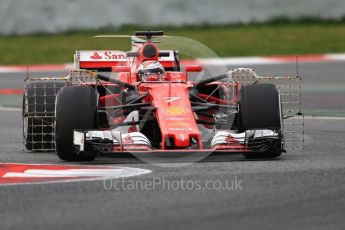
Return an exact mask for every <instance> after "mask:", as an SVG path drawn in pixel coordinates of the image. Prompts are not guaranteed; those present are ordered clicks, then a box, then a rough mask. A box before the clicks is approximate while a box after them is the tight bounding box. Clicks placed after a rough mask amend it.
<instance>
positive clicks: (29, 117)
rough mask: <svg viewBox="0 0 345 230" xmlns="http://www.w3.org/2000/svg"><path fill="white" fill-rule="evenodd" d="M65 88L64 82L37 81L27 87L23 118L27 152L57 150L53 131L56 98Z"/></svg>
mask: <svg viewBox="0 0 345 230" xmlns="http://www.w3.org/2000/svg"><path fill="white" fill-rule="evenodd" d="M63 86H64V83H63V82H49V81H35V82H30V83H28V84H27V85H26V92H25V94H24V95H23V106H22V116H23V137H24V146H25V148H26V149H27V150H29V151H49V150H50V151H52V150H54V149H55V144H54V130H53V128H54V111H55V98H56V94H57V92H58V91H59V90H60V89H61V88H62V87H63ZM38 117H39V118H38Z"/></svg>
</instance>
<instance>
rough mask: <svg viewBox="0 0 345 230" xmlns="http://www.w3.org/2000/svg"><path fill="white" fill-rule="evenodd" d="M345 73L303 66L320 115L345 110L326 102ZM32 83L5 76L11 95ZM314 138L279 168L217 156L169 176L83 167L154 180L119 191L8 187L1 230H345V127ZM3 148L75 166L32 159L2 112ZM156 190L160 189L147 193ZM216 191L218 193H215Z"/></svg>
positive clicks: (320, 122) (19, 157)
mask: <svg viewBox="0 0 345 230" xmlns="http://www.w3.org/2000/svg"><path fill="white" fill-rule="evenodd" d="M344 66H345V65H344V63H329V64H327V63H308V64H302V65H301V66H300V71H301V75H302V76H304V80H305V81H304V85H306V87H309V88H310V89H311V91H312V90H314V89H316V88H317V89H318V91H317V94H316V96H315V95H314V96H315V97H316V98H314V97H311V96H310V100H311V101H313V100H315V101H318V100H319V101H321V102H319V103H316V105H317V107H316V108H317V109H319V108H321V109H325V110H327V109H329V110H332V109H333V108H334V109H344V108H345V106H344V104H341V103H345V102H344V101H345V100H337V101H336V102H334V101H333V99H329V100H330V101H327V100H328V99H326V100H322V94H320V91H319V89H320V88H322V89H321V91H322V90H323V89H329V90H326V91H327V92H328V94H330V95H333V90H335V91H336V90H337V89H339V90H340V91H339V92H340V97H343V95H344V88H342V87H344V85H345V78H344V73H343V70H344V69H345V67H344ZM303 67H304V68H303ZM255 69H256V71H257V72H258V73H260V74H262V75H264V74H272V73H274V74H285V73H286V72H288V74H294V72H295V70H294V66H291V65H263V66H256V67H255ZM303 72H304V73H303ZM52 74H59V75H60V74H61V73H52ZM22 79H23V76H19V75H18V74H11V76H8V77H7V76H6V77H5V76H3V74H2V75H1V76H0V81H1V87H3V88H18V87H19V88H20V87H22ZM313 87H314V88H313ZM341 88H342V90H343V91H341ZM321 93H324V92H323V91H322V92H321ZM320 95H321V96H320ZM338 97H339V95H338ZM343 99H344V97H343ZM328 102H332V103H334V105H333V104H331V105H329V103H328ZM339 103H340V104H339ZM307 105H308V106H311V105H312V103H311V102H308V104H307ZM342 106H343V107H342ZM305 134H306V135H305V149H304V150H291V151H289V152H288V153H286V154H283V156H282V157H281V158H279V159H276V160H245V159H244V158H243V157H242V156H241V155H222V156H218V155H215V156H210V157H208V158H206V159H204V160H202V161H201V162H198V163H194V164H191V165H187V166H183V164H176V163H175V164H172V163H163V167H162V166H156V165H153V164H148V163H144V162H141V161H139V160H137V159H135V158H130V157H114V156H109V155H106V156H100V157H98V158H97V159H96V161H95V162H92V163H88V164H87V163H82V165H102V166H103V165H107V166H115V167H116V166H126V167H135V168H142V169H149V170H151V171H152V173H149V174H145V175H141V176H136V177H131V178H126V179H123V180H122V179H116V180H111V181H110V182H109V181H107V180H105V181H104V180H103V181H102V180H100V181H87V182H85V181H84V182H70V183H56V184H55V183H52V184H26V185H6V186H1V185H0V220H1V221H0V229H48V228H49V229H174V230H175V229H182V228H183V229H250V228H255V229H344V228H345V221H344V213H345V183H344V182H345V177H344V173H345V150H344V149H345V141H344V138H345V119H335V118H321V119H319V118H308V119H306V120H305ZM0 146H1V149H0V162H2V163H6V162H10V163H14V162H16V163H35V164H38V163H40V164H45V163H49V164H70V163H66V162H62V161H60V160H59V159H58V158H57V156H56V154H55V153H29V152H23V151H22V149H23V147H22V137H21V113H20V112H19V111H0ZM179 166H180V167H179ZM150 182H152V183H153V182H155V183H156V186H155V187H154V188H153V187H152V186H148V187H146V188H144V187H142V186H141V185H143V184H149V183H150ZM209 182H211V187H206V185H207V183H209ZM109 183H110V184H109ZM133 183H136V186H134V188H133V187H131V186H130V185H131V184H133ZM212 183H213V184H212ZM115 184H116V185H117V186H115ZM219 184H220V185H225V184H226V185H228V187H226V188H225V189H224V187H222V188H219V187H218V185H219ZM111 185H113V186H111ZM198 185H200V187H199V186H198ZM209 185H210V184H209ZM212 185H213V186H212ZM216 185H217V186H216ZM229 185H230V186H229ZM231 185H233V186H231ZM235 185H238V186H235Z"/></svg>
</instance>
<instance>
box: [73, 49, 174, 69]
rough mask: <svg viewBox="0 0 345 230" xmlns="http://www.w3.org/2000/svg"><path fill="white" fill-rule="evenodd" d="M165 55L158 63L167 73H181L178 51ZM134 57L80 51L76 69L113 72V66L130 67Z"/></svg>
mask: <svg viewBox="0 0 345 230" xmlns="http://www.w3.org/2000/svg"><path fill="white" fill-rule="evenodd" d="M160 52H162V53H164V55H163V56H161V57H159V59H158V61H159V62H160V63H161V64H162V65H163V67H164V68H165V70H166V71H179V70H180V60H179V53H178V51H177V50H160ZM133 58H134V57H127V53H126V52H124V51H120V50H79V51H76V52H75V54H74V69H86V70H102V71H109V72H110V71H111V68H112V67H113V66H128V65H130V62H131V60H132V59H133Z"/></svg>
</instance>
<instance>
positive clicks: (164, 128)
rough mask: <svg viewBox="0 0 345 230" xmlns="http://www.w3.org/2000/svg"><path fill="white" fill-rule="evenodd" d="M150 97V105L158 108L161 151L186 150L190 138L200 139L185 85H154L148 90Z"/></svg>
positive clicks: (157, 116)
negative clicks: (167, 149)
mask: <svg viewBox="0 0 345 230" xmlns="http://www.w3.org/2000/svg"><path fill="white" fill-rule="evenodd" d="M169 85H170V86H169ZM150 95H152V104H153V105H154V106H155V107H157V108H158V109H157V111H156V118H157V121H158V124H159V127H160V129H161V133H162V149H165V148H166V147H169V148H174V147H176V148H188V147H189V146H190V145H191V139H192V138H194V139H195V140H200V139H201V138H200V133H199V129H198V126H197V124H196V122H195V118H194V113H193V110H192V108H191V105H190V101H189V90H188V86H187V85H186V84H184V83H171V84H169V83H161V84H155V86H154V87H151V88H150ZM168 145H169V146H168ZM199 145H201V141H200V142H199ZM199 147H200V148H201V146H199Z"/></svg>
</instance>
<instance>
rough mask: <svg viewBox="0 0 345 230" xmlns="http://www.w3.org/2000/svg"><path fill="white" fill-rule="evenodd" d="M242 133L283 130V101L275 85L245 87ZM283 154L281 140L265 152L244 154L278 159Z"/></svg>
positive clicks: (241, 118)
mask: <svg viewBox="0 0 345 230" xmlns="http://www.w3.org/2000/svg"><path fill="white" fill-rule="evenodd" d="M239 97H240V98H239V115H240V131H241V132H244V131H246V130H255V129H271V130H277V131H281V130H282V112H281V101H280V95H279V91H278V89H277V87H276V86H275V85H274V84H252V85H246V86H243V87H242V88H241V90H240V95H239ZM281 153H282V149H281V140H276V141H274V142H273V143H272V145H271V148H269V149H268V150H267V151H264V152H248V153H244V156H245V157H246V158H276V157H279V156H280V155H281Z"/></svg>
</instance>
